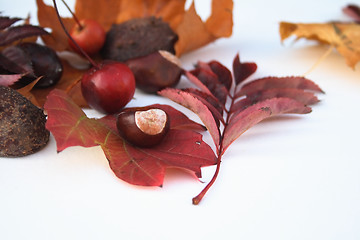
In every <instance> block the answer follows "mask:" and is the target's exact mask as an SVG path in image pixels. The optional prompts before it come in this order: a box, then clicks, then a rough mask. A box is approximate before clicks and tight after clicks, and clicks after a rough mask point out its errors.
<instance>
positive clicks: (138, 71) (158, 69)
mask: <svg viewBox="0 0 360 240" xmlns="http://www.w3.org/2000/svg"><path fill="white" fill-rule="evenodd" d="M126 64H127V65H128V67H129V68H130V69H131V71H132V72H133V73H134V76H135V81H136V87H137V88H138V89H141V90H142V91H144V92H147V93H156V92H157V91H159V90H161V89H164V88H166V87H173V86H175V85H176V84H177V83H178V82H179V80H180V77H181V74H182V73H183V69H182V68H181V67H180V60H179V59H178V58H177V57H176V56H175V55H173V54H171V53H170V52H167V51H162V50H160V51H156V52H153V53H151V54H149V55H146V56H142V57H138V58H133V59H129V60H128V61H126Z"/></svg>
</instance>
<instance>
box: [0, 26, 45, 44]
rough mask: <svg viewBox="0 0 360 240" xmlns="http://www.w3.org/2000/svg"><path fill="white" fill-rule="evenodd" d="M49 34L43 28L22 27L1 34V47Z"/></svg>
mask: <svg viewBox="0 0 360 240" xmlns="http://www.w3.org/2000/svg"><path fill="white" fill-rule="evenodd" d="M44 34H48V32H46V31H45V30H44V29H43V28H42V27H38V26H32V25H21V26H16V27H11V28H8V29H7V30H5V31H1V32H0V46H5V45H8V44H10V43H12V42H14V41H16V40H19V39H23V38H27V37H32V36H39V35H44Z"/></svg>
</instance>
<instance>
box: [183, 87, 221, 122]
mask: <svg viewBox="0 0 360 240" xmlns="http://www.w3.org/2000/svg"><path fill="white" fill-rule="evenodd" d="M183 91H185V92H188V93H190V94H192V95H193V96H194V97H196V98H197V99H199V100H200V101H201V102H202V103H203V104H205V105H206V106H207V107H208V109H209V110H210V112H211V113H212V115H213V117H214V118H215V120H216V122H217V125H218V126H219V124H220V122H222V123H225V121H224V118H223V116H222V114H223V110H224V106H222V105H221V103H219V101H218V100H217V99H216V98H214V97H213V96H211V95H209V94H207V93H204V92H202V91H200V90H198V89H194V88H186V89H183Z"/></svg>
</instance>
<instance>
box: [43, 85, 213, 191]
mask: <svg viewBox="0 0 360 240" xmlns="http://www.w3.org/2000/svg"><path fill="white" fill-rule="evenodd" d="M152 106H153V107H157V108H161V109H163V110H164V111H166V112H167V113H168V115H169V118H170V131H169V132H168V134H167V135H166V137H165V139H163V141H162V142H161V143H160V144H159V145H157V146H155V147H153V148H139V147H136V146H133V145H131V144H129V143H128V142H126V141H125V140H124V139H123V138H122V137H120V136H119V134H118V133H117V130H116V117H115V116H112V115H110V116H106V117H103V118H101V119H91V118H88V117H87V116H86V115H85V113H84V112H83V111H82V110H81V109H80V108H79V107H78V106H77V105H76V104H75V103H74V102H73V101H72V100H71V99H70V98H69V97H68V96H67V95H66V93H65V92H63V91H61V90H53V91H52V92H51V93H50V94H49V95H48V98H47V101H46V103H45V106H44V108H45V110H46V111H47V114H48V120H47V123H46V127H47V129H49V130H50V131H51V133H52V134H53V135H54V137H55V139H56V143H57V149H58V151H62V150H64V149H65V148H67V147H71V146H83V147H92V146H98V145H99V146H101V148H102V150H103V151H104V153H105V156H106V158H107V159H108V161H109V164H110V167H111V169H112V170H113V171H114V173H115V174H116V176H117V177H119V178H120V179H122V180H124V181H126V182H128V183H131V184H135V185H142V186H161V185H162V184H163V179H164V175H165V170H166V168H172V167H176V168H181V169H186V170H189V171H191V172H193V173H194V174H195V175H196V176H197V177H201V167H204V166H210V165H214V164H216V156H215V155H214V153H213V151H212V149H211V148H210V147H209V146H208V145H207V144H206V143H205V142H204V141H203V140H202V135H201V134H200V133H198V132H196V131H194V130H203V127H202V126H201V125H199V124H197V123H195V122H193V121H191V120H190V119H188V118H187V117H186V116H185V115H184V114H182V113H181V112H179V111H177V110H176V109H174V108H172V107H170V106H167V105H159V104H157V105H152Z"/></svg>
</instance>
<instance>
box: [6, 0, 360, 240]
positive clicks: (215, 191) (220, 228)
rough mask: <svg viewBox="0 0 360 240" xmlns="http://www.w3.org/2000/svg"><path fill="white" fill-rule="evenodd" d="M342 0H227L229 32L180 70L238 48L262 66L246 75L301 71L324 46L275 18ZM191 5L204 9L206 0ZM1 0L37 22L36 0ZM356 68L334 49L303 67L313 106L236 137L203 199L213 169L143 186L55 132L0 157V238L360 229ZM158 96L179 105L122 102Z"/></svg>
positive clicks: (267, 235) (318, 14)
mask: <svg viewBox="0 0 360 240" xmlns="http://www.w3.org/2000/svg"><path fill="white" fill-rule="evenodd" d="M68 2H69V3H70V4H71V5H72V4H73V1H68ZM347 3H348V1H347V0H337V1H334V0H331V1H330V0H318V1H314V0H302V1H295V0H287V1H285V0H271V1H266V0H251V1H250V0H235V3H234V22H235V24H234V28H233V36H232V37H231V38H228V39H221V40H218V41H216V42H215V43H213V44H210V45H208V46H206V47H204V48H202V49H199V50H197V51H194V52H192V53H191V54H188V55H185V56H183V57H182V58H181V60H182V62H183V64H184V67H185V68H186V69H190V68H191V66H192V64H193V63H195V62H196V61H197V60H202V61H209V60H213V59H216V60H219V61H220V62H222V63H223V64H225V65H226V66H228V67H231V63H232V60H233V57H234V56H235V54H236V53H240V58H241V59H242V60H243V61H254V62H256V63H257V64H258V71H257V73H256V75H255V76H254V77H264V76H268V75H274V76H287V75H302V74H304V73H305V72H307V71H308V70H309V69H310V68H311V67H312V65H313V64H314V63H315V62H316V61H317V60H318V59H319V58H320V57H321V56H322V55H323V54H324V53H325V52H326V51H327V50H328V47H327V46H318V45H317V44H316V43H314V42H311V41H299V42H296V43H293V41H292V40H288V41H285V42H284V43H283V44H281V42H280V37H279V22H280V21H290V22H305V23H310V22H326V21H329V20H344V21H345V20H350V19H349V18H347V17H345V16H344V14H343V13H342V12H341V8H342V7H344V6H345V5H346V4H347ZM354 3H356V1H354ZM99 4H101V1H99ZM196 4H197V5H196V6H197V9H198V11H199V12H200V13H201V16H203V17H206V16H207V15H208V13H209V9H210V8H209V6H210V5H209V1H204V0H202V1H196ZM357 4H360V2H357ZM59 5H61V4H59ZM0 6H1V7H0V9H1V11H2V12H3V15H11V16H18V17H24V16H26V15H27V14H28V13H29V12H30V13H31V15H32V16H33V19H32V20H33V22H36V4H35V1H28V0H12V1H5V0H1V3H0ZM63 12H64V13H65V10H64V11H63ZM64 15H66V14H64ZM359 67H360V66H359V64H358V66H357V69H356V70H353V69H351V68H349V67H348V66H347V65H346V64H345V60H344V58H342V57H341V56H340V55H339V54H338V53H337V52H336V51H333V52H332V53H331V54H330V55H329V56H328V57H327V58H326V59H325V60H324V61H323V62H321V64H320V65H319V66H318V67H317V68H316V69H315V70H314V71H312V72H311V73H310V74H308V75H306V76H307V77H308V78H310V79H312V80H313V81H315V82H316V83H317V84H318V85H320V87H321V88H322V89H323V90H324V91H325V92H326V94H325V95H319V98H320V99H321V102H320V103H319V104H317V105H315V106H314V107H313V112H312V113H311V114H308V115H301V116H297V115H296V116H293V115H292V116H285V117H280V118H276V119H271V120H268V121H264V122H262V123H260V124H259V125H257V126H255V127H254V128H252V129H250V130H249V131H248V132H246V133H245V134H244V135H243V136H241V137H240V138H239V139H238V140H237V141H236V142H235V143H234V144H233V145H232V146H230V148H229V150H228V151H227V152H226V154H225V155H224V157H223V163H222V166H221V170H220V175H219V177H218V179H217V182H216V183H215V184H214V186H213V187H212V188H211V189H210V191H209V192H208V194H207V195H206V196H205V198H204V199H203V201H202V202H201V204H200V205H199V206H193V205H192V204H191V198H192V197H194V196H195V195H197V194H198V193H199V192H200V191H201V190H202V188H203V187H204V186H205V183H206V182H208V181H209V179H210V178H211V177H212V174H213V172H214V167H208V168H204V169H203V176H204V177H203V179H202V181H204V182H205V183H202V182H199V181H197V180H196V179H194V178H193V177H192V176H191V175H189V174H187V173H184V172H181V171H176V170H169V171H168V174H167V175H166V178H165V182H164V187H163V188H155V187H154V188H152V187H151V188H147V187H136V186H132V185H129V184H127V183H125V182H123V181H121V180H119V179H117V178H116V177H115V176H114V174H113V173H112V171H111V170H110V168H109V167H108V163H107V160H106V159H105V157H104V154H103V153H102V151H101V149H100V148H98V147H95V148H87V149H86V148H81V147H73V148H69V149H66V150H65V151H63V152H61V153H59V154H57V153H56V143H55V140H54V139H53V137H51V139H50V143H49V144H48V146H47V147H46V148H45V149H44V150H42V151H41V152H39V153H37V154H34V155H31V156H28V157H23V158H0V239H2V240H10V239H11V240H13V239H38V240H42V239H53V240H55V239H59V240H60V239H69V240H72V239H197V240H200V239H205V240H207V239H246V240H260V239H261V240H263V239H276V240H280V239H284V240H285V239H286V240H288V239H291V240H297V239H307V240H309V239H314V240H318V239H322V240H323V239H326V240H330V239H333V240H335V239H339V240H340V239H341V240H343V239H345V240H355V239H360V204H359V203H360V174H359V173H360V157H359V156H360V146H359V144H360V143H359V135H360V128H359V124H360V110H359V104H360V71H359V70H360V69H359ZM182 84H185V85H186V82H185V83H183V82H182ZM156 102H160V103H168V104H172V105H174V106H176V105H175V104H173V103H171V102H170V101H168V100H166V99H163V98H160V97H151V96H148V95H144V94H142V93H140V92H137V93H136V100H134V101H132V102H131V103H130V106H142V105H147V104H150V103H156ZM178 108H179V109H182V108H180V107H178ZM87 113H89V114H90V115H91V116H100V115H99V114H97V113H96V112H95V111H87ZM187 113H189V112H187ZM191 116H192V115H191ZM192 117H194V116H192ZM194 119H196V118H194ZM205 139H208V136H205Z"/></svg>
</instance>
